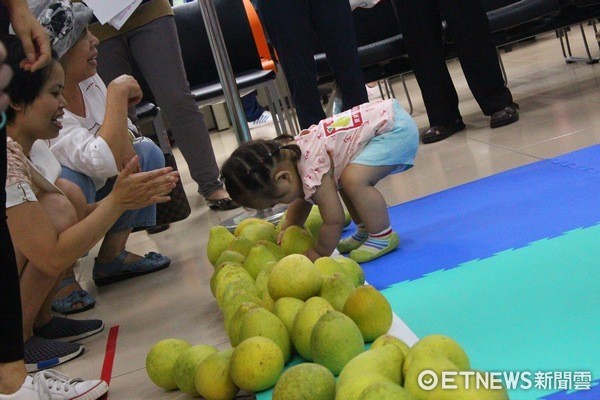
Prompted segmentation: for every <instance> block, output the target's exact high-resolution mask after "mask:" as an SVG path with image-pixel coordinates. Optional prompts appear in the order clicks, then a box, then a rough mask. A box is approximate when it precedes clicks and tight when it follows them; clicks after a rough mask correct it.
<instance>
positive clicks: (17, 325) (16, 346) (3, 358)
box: [0, 129, 24, 363]
mask: <svg viewBox="0 0 600 400" xmlns="http://www.w3.org/2000/svg"><path fill="white" fill-rule="evenodd" d="M0 159H2V160H1V162H0V183H1V184H2V189H0V190H1V192H0V193H1V195H0V202H1V203H2V204H1V205H0V209H1V210H2V212H1V213H0V363H6V362H12V361H18V360H22V359H23V352H24V350H23V320H22V316H21V290H20V288H19V274H18V271H17V262H16V261H15V251H14V249H13V245H12V241H11V240H10V233H9V232H8V226H7V225H6V194H5V192H4V187H5V184H6V131H5V130H4V129H2V130H1V132H0Z"/></svg>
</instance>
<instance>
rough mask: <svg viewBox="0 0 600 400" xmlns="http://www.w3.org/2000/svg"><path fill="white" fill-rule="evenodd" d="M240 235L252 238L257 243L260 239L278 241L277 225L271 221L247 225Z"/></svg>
mask: <svg viewBox="0 0 600 400" xmlns="http://www.w3.org/2000/svg"><path fill="white" fill-rule="evenodd" d="M240 237H245V238H248V239H250V240H251V241H252V242H254V243H256V242H258V241H259V240H268V241H269V242H273V243H275V242H276V241H277V233H275V225H273V224H272V223H271V222H268V223H267V224H260V225H259V224H252V225H249V226H247V227H246V229H244V230H243V231H242V234H241V235H240Z"/></svg>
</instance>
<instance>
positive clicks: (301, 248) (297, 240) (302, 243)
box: [281, 225, 315, 254]
mask: <svg viewBox="0 0 600 400" xmlns="http://www.w3.org/2000/svg"><path fill="white" fill-rule="evenodd" d="M314 245H315V243H314V240H313V238H312V235H311V234H310V232H309V231H307V230H306V229H304V228H302V227H300V226H297V225H292V226H289V227H288V228H286V230H285V232H283V237H282V238H281V248H282V249H283V251H284V252H285V254H304V253H306V252H307V251H308V250H309V249H312V248H313V246H314Z"/></svg>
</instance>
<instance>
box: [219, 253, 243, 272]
mask: <svg viewBox="0 0 600 400" xmlns="http://www.w3.org/2000/svg"><path fill="white" fill-rule="evenodd" d="M245 259H246V257H245V256H244V255H243V254H241V253H239V252H237V251H233V250H225V251H223V252H222V253H221V255H220V256H219V258H217V261H216V262H215V267H216V268H218V267H220V266H221V265H223V264H233V263H235V264H241V265H244V260H245Z"/></svg>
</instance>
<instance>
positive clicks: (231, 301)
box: [221, 288, 262, 320]
mask: <svg viewBox="0 0 600 400" xmlns="http://www.w3.org/2000/svg"><path fill="white" fill-rule="evenodd" d="M223 299H224V301H223V306H222V307H221V310H222V312H223V315H224V316H225V319H226V320H227V319H228V318H231V317H232V316H233V314H234V313H235V310H237V308H238V307H239V306H240V304H242V303H245V302H250V303H255V304H259V305H260V304H261V301H262V300H261V299H260V297H258V296H257V295H255V294H253V293H250V292H248V291H247V290H245V289H242V288H239V289H237V290H231V291H228V292H227V293H226V294H225V295H224V296H223Z"/></svg>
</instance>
